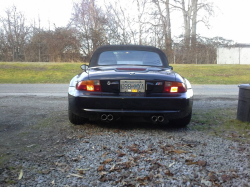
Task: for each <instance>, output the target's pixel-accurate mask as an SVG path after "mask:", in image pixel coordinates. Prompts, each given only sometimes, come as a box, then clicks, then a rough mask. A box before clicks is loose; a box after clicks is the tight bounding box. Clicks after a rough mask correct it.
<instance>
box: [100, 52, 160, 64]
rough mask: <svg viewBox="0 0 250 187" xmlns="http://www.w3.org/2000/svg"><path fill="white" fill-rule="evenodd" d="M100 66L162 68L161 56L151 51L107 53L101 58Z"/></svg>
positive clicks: (101, 55) (102, 54)
mask: <svg viewBox="0 0 250 187" xmlns="http://www.w3.org/2000/svg"><path fill="white" fill-rule="evenodd" d="M98 65H103V66H107V65H142V66H162V61H161V58H160V56H159V55H158V54H157V53H155V52H150V51H131V50H129V51H105V52H102V53H101V54H100V56H99V60H98Z"/></svg>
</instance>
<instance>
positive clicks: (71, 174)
mask: <svg viewBox="0 0 250 187" xmlns="http://www.w3.org/2000/svg"><path fill="white" fill-rule="evenodd" d="M71 176H72V177H78V178H82V179H83V178H85V177H83V176H82V175H78V174H74V173H69V175H68V176H67V177H71Z"/></svg>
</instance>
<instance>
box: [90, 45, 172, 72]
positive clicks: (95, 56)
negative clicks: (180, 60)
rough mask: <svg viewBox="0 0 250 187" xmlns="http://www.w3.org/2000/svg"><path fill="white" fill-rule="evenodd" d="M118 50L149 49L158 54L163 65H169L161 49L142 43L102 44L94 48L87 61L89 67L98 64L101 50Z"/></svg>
mask: <svg viewBox="0 0 250 187" xmlns="http://www.w3.org/2000/svg"><path fill="white" fill-rule="evenodd" d="M120 50H136V51H150V52H155V53H157V54H159V56H160V58H161V61H162V64H163V67H165V68H167V67H169V64H168V60H167V57H166V55H165V54H164V53H163V52H162V50H160V49H158V48H156V47H153V46H144V45H103V46H101V47H99V48H97V49H96V51H95V52H94V54H93V55H92V58H91V60H90V63H89V67H95V66H98V59H99V56H100V54H101V53H102V52H104V51H120Z"/></svg>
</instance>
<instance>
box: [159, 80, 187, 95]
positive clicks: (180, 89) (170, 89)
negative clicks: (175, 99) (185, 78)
mask: <svg viewBox="0 0 250 187" xmlns="http://www.w3.org/2000/svg"><path fill="white" fill-rule="evenodd" d="M186 91H187V88H186V85H185V84H184V83H181V82H167V81H166V82H165V84H164V91H163V92H165V93H185V92H186Z"/></svg>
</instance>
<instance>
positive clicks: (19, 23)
mask: <svg viewBox="0 0 250 187" xmlns="http://www.w3.org/2000/svg"><path fill="white" fill-rule="evenodd" d="M0 22H1V24H2V28H3V29H2V34H3V35H4V36H5V38H4V39H5V41H3V42H4V44H5V52H7V51H8V52H11V53H12V61H16V60H18V61H20V60H21V61H23V60H25V54H24V48H25V44H26V42H27V38H28V34H29V30H30V27H29V26H27V25H26V24H27V23H26V18H25V16H24V14H23V13H21V12H18V11H17V8H16V7H15V6H13V7H11V8H8V9H7V10H6V11H5V17H3V18H1V19H0Z"/></svg>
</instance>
